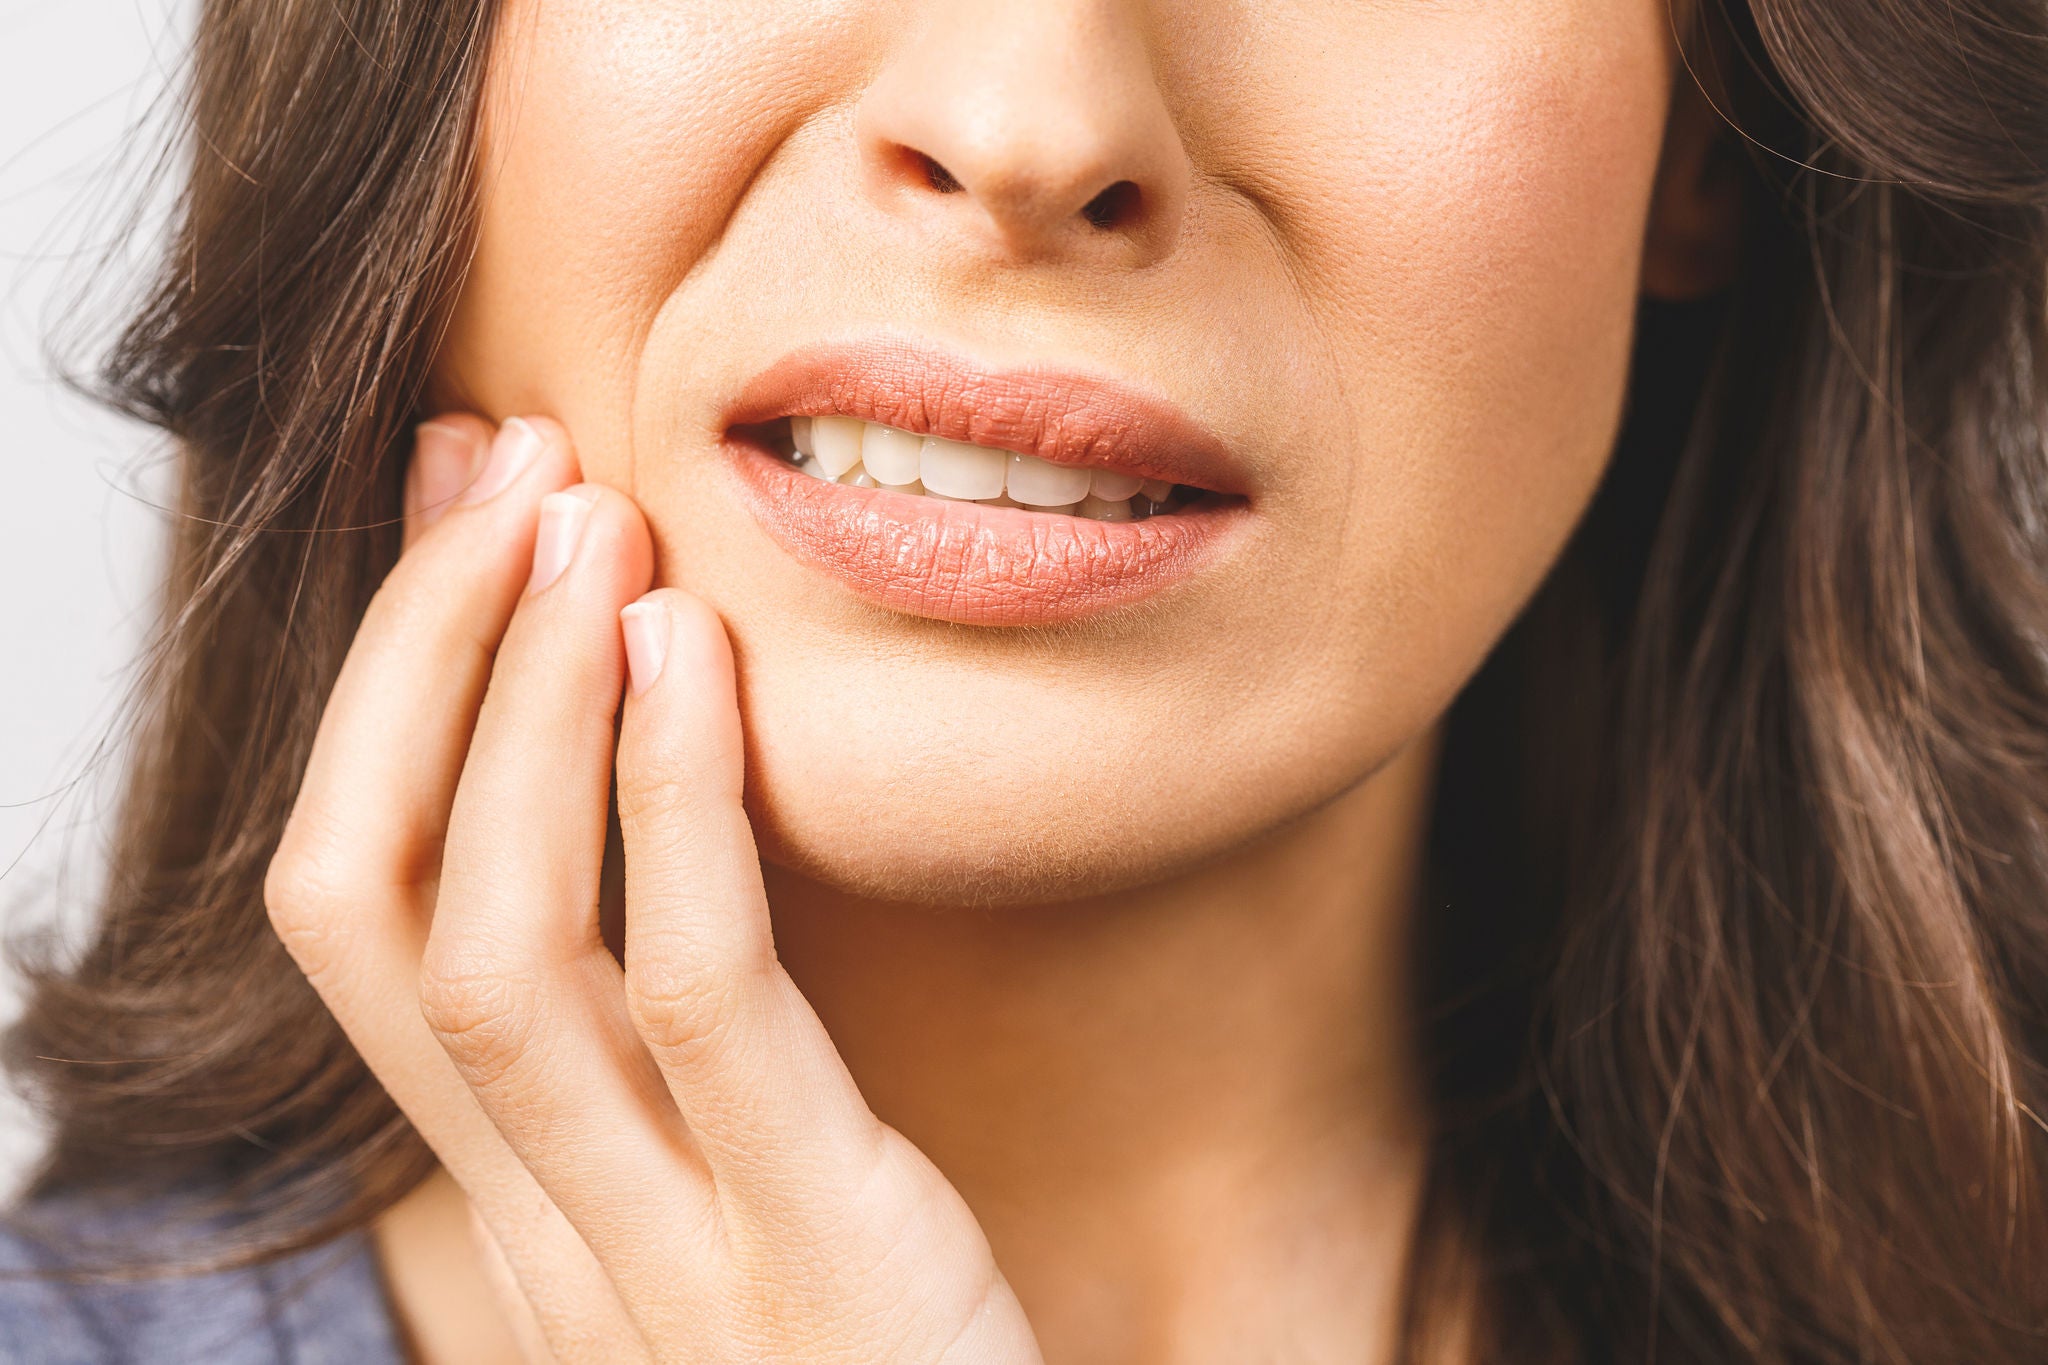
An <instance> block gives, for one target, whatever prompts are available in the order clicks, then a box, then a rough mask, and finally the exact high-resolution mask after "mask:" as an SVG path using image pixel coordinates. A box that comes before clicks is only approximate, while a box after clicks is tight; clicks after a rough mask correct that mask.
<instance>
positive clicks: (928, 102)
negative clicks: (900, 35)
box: [856, 0, 1193, 264]
mask: <svg viewBox="0 0 2048 1365" xmlns="http://www.w3.org/2000/svg"><path fill="white" fill-rule="evenodd" d="M1142 8H1143V7H1142V5H1141V4H1138V3H1135V2H1134V0H931V3H929V4H927V5H925V6H923V7H922V13H921V14H920V15H919V18H918V20H917V23H918V27H916V28H914V29H913V30H912V31H911V32H910V33H909V34H908V35H907V36H906V37H905V39H904V40H903V41H902V42H900V43H898V44H897V45H896V46H895V48H894V49H893V50H892V51H891V52H890V53H889V55H888V57H887V59H886V61H885V64H884V66H883V68H882V70H881V71H880V73H879V74H878V75H877V76H876V78H875V81H874V83H873V84H872V85H871V86H870V87H869V88H868V90H867V92H866V93H865V94H864V95H863V96H862V99H861V103H860V106H859V110H858V113H857V122H856V130H857V134H858V137H859V141H860V149H861V158H862V162H863V172H864V175H865V180H866V186H867V191H868V193H869V194H870V196H871V197H872V198H873V199H874V200H875V201H876V202H877V203H878V204H880V205H881V206H882V207H883V208H884V209H885V210H887V211H889V212H891V213H895V214H898V215H903V216H907V217H912V218H923V219H926V220H928V225H936V226H939V227H941V228H942V229H945V230H950V231H954V232H958V233H960V234H963V235H965V236H966V237H968V238H969V239H971V241H972V242H973V244H974V245H975V246H977V247H978V248H980V249H983V250H986V251H987V252H988V253H990V254H991V255H994V256H998V257H1000V258H1003V259H1007V260H1013V261H1019V262H1023V261H1043V260H1047V259H1062V258H1064V259H1085V260H1099V261H1122V262H1126V263H1130V264H1149V263H1151V262H1153V261H1156V260H1158V259H1160V258H1162V257H1164V256H1166V255H1168V254H1170V253H1171V252H1172V250H1173V248H1174V245H1175V243H1176V242H1177V241H1178V239H1179V235H1180V227H1181V219H1182V217H1183V215H1184V214H1185V212H1186V208H1187V201H1188V189H1189V185H1190V183H1191V181H1192V179H1193V171H1192V168H1191V167H1190V165H1189V162H1188V155H1187V151H1186V148H1185V147H1184V146H1183V144H1182V141H1181V137H1180V132H1179V130H1178V128H1176V126H1175V124H1174V120H1173V117H1172V114H1171V111H1170V110H1169V108H1168V106H1167V102H1166V97H1165V94H1164V92H1163V91H1162V90H1161V89H1160V86H1159V83H1158V80H1157V78H1156V77H1155V75H1154V72H1153V64H1152V54H1151V51H1150V48H1149V45H1148V42H1147V35H1146V31H1145V25H1144V24H1143V22H1142V13H1141V10H1142Z"/></svg>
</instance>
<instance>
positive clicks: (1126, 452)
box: [725, 338, 1252, 625]
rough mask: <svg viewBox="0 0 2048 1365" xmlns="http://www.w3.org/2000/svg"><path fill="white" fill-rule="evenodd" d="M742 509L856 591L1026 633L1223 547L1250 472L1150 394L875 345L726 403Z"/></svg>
mask: <svg viewBox="0 0 2048 1365" xmlns="http://www.w3.org/2000/svg"><path fill="white" fill-rule="evenodd" d="M725 438H726V439H725V446H726V449H727V450H728V452H729V453H730V454H731V456H732V463H731V465H730V468H731V470H732V472H733V474H734V475H736V476H737V484H736V488H737V489H738V491H739V492H740V494H741V496H742V498H743V501H744V502H745V504H746V505H747V506H748V508H749V509H750V510H751V511H752V513H753V515H754V516H755V518H756V519H757V520H758V521H759V523H760V525H761V526H762V528H763V529H765V530H766V531H767V532H768V533H769V535H770V536H771V537H773V538H774V539H775V540H776V541H777V542H778V543H779V544H780V545H781V546H782V548H783V549H785V550H786V551H788V552H789V553H790V554H791V555H792V556H794V557H795V558H796V559H798V560H799V561H801V562H802V563H804V564H806V565H808V566H810V567H811V568H814V569H817V570H820V571H822V572H823V573H825V574H826V575H829V576H830V577H831V578H833V579H836V580H837V581H838V582H839V583H840V584H841V585H843V586H844V587H846V588H847V589H849V590H851V591H852V592H853V593H854V594H855V595H856V596H859V597H862V598H865V599H867V600H868V601H870V602H873V603H875V604H877V605H881V606H884V607H888V608H890V609H892V610H896V611H901V612H906V613H909V614H912V615H917V616H925V617H933V618H938V619H942V620H948V621H955V622H960V623H964V624H975V625H1038V624H1046V623H1050V622H1054V621H1061V620H1070V619H1073V618H1075V617H1079V616H1085V615H1089V614H1091V613H1094V612H1097V611H1102V610H1105V609H1107V608H1110V607H1115V606H1121V605H1128V604H1131V603H1134V602H1137V601H1139V600H1141V599H1144V598H1147V597H1151V596H1153V595H1155V594H1157V593H1160V592H1162V591H1164V590H1165V589H1167V588H1169V587H1171V586H1172V585H1174V584H1176V583H1179V582H1182V581H1184V580H1186V579H1188V578H1189V577H1191V576H1192V575H1194V574H1195V573H1196V572H1197V571H1198V570H1200V569H1201V568H1202V567H1203V566H1204V565H1207V564H1210V563H1213V562H1215V561H1216V560H1217V559H1218V558H1219V556H1221V555H1223V554H1225V553H1227V552H1228V550H1229V548H1230V547H1231V546H1232V545H1235V544H1240V543H1242V540H1243V535H1242V533H1243V531H1244V529H1245V528H1246V527H1247V525H1248V524H1249V523H1250V521H1251V520H1252V518H1251V508H1250V505H1249V495H1250V493H1251V492H1252V476H1251V471H1250V470H1249V469H1248V468H1247V467H1246V466H1245V465H1244V464H1243V463H1242V462H1241V461H1240V460H1239V459H1238V458H1237V456H1236V454H1235V452H1233V451H1232V450H1231V449H1230V448H1229V447H1228V446H1226V445H1225V444H1224V443H1223V442H1222V441H1220V440H1218V439H1217V438H1216V437H1215V436H1214V435H1212V434H1211V433H1209V432H1208V431H1207V430H1206V429H1204V428H1202V427H1201V426H1199V425H1198V424H1196V423H1195V422H1193V421H1191V420H1190V419H1189V418H1187V417H1186V416H1185V415H1183V414H1181V413H1180V412H1179V411H1178V410H1177V409H1175V408H1173V407H1172V406H1171V405H1170V404H1167V403H1165V402H1163V401H1161V400H1158V399H1155V398H1151V397H1149V396H1147V395H1145V394H1143V393H1141V392H1137V391H1135V390H1132V389H1130V388H1128V387H1126V386H1123V385H1120V384H1118V383H1115V382H1114V381H1110V380H1105V379H1102V378H1099V377H1094V376H1088V375H1076V374H1061V373H1055V372H1049V371H1046V370H1041V369H1023V370H995V369H990V368H986V367H982V366H979V365H976V364H974V363H973V362H971V361H969V360H966V359H964V358H961V357H959V356H954V355H949V354H947V353H944V352H941V351H936V350H933V349H929V348H924V347H919V346H916V345H913V344H908V343H905V342H903V341H900V340H897V339H894V338H880V339H877V340H874V341H871V342H868V343H865V344H858V345H842V346H828V347H820V348H816V349H812V350H807V351H803V352H799V353H797V354H795V355H793V356H790V357H788V358H786V359H785V360H783V361H782V362H780V363H778V364H777V365H775V366H773V367H771V368H770V369H769V370H768V371H766V372H764V373H763V374H761V375H759V376H757V377H756V378H755V379H754V380H753V381H752V382H751V383H749V384H748V385H747V387H746V388H745V389H744V390H743V391H742V392H741V393H740V394H739V395H737V396H736V397H735V399H734V400H733V402H732V403H731V405H730V406H729V407H728V408H727V410H726V413H725Z"/></svg>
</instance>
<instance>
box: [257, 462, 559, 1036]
mask: <svg viewBox="0 0 2048 1365" xmlns="http://www.w3.org/2000/svg"><path fill="white" fill-rule="evenodd" d="M576 472H577V471H576V462H575V458H574V456H573V455H572V454H571V453H570V450H569V447H568V442H567V441H566V440H565V439H562V437H561V436H560V434H559V432H554V431H549V430H546V429H543V428H540V427H536V426H534V425H530V424H526V423H519V422H509V423H507V424H506V426H505V429H504V431H502V432H500V433H499V434H498V437H497V439H496V440H495V441H493V442H492V443H491V444H490V445H489V448H488V456H487V458H486V459H485V460H484V465H483V470H482V472H481V473H480V474H479V475H478V476H477V478H476V481H475V482H474V483H473V484H471V485H470V487H469V489H468V492H467V493H465V494H464V495H463V496H464V497H465V498H467V499H469V500H468V501H466V502H464V503H462V504H460V505H459V506H458V507H457V508H456V509H455V510H454V511H453V512H452V514H450V515H447V516H445V517H444V519H443V521H442V524H440V525H438V526H436V527H435V528H433V534H431V535H427V536H424V537H422V538H421V539H420V540H419V542H418V543H417V544H416V545H414V547H413V548H412V549H411V550H409V551H408V552H407V553H406V554H405V555H404V556H403V557H402V558H401V559H400V560H399V563H398V566H397V567H396V568H395V569H393V570H392V572H391V574H390V575H389V577H387V578H386V580H385V582H384V584H383V585H382V586H381V587H380V588H379V589H378V591H377V594H376V596H375V597H374V598H373V599H372V600H371V603H370V606H369V609H368V610H367V611H366V612H365V613H364V616H363V621H362V625H361V626H360V627H359V628H358V630H357V633H356V638H355V642H354V643H353V645H352V646H351V647H350V649H349V653H348V658H347V660H346V661H345V662H344V663H343V665H342V669H341V673H340V676H339V677H338V678H337V680H336V682H335V686H334V691H333V693H332V694H331V696H330V697H329V699H328V704H327V710H326V713H325V714H324V716H323V717H322V719H321V724H320V730H319V733H318V734H317V736H316V737H315V739H314V742H313V749H312V753H311V755H310V757H309V760H308V763H307V768H306V776H305V778H304V780H303V782H302V783H301V786H300V790H299V796H298V800H297V802H296V803H295V804H294V806H293V808H292V814H291V818H290V820H289V822H288V823H287V825H286V829H285V833H284V837H283V839H282V841H281V843H280V845H279V848H278V852H277V856H276V857H275V858H274V859H273V861H272V863H271V868H270V880H269V883H268V885H267V887H266V898H267V900H268V903H269V905H270V907H271V911H272V920H273V923H275V924H276V926H277V928H278V931H279V933H280V934H281V935H282V936H283V938H284V941H285V945H286V946H287V947H288V948H291V949H292V950H293V954H294V956H295V957H298V958H299V959H300V963H301V965H302V966H304V967H306V968H307V971H308V974H309V975H310V976H312V977H313V979H314V984H315V985H316V986H320V987H321V988H322V995H323V996H324V997H326V998H327V999H328V1003H329V1005H330V1007H332V1008H334V1009H335V1010H336V1013H337V1015H338V1016H339V1017H340V1018H341V1020H342V1023H343V1024H344V1025H345V1026H346V1025H347V1024H348V1023H349V1018H350V1016H361V1015H362V1012H363V1011H362V1009H361V1008H359V1006H358V1002H357V1001H356V1000H355V999H354V996H353V992H354V991H356V990H357V989H358V988H359V987H360V988H362V989H368V990H378V991H382V990H386V989H389V987H390V985H391V984H392V983H384V982H374V983H373V982H370V981H366V980H363V979H362V978H359V977H358V976H356V975H354V974H353V973H352V972H351V971H350V970H348V968H349V967H350V964H351V963H352V962H353V958H352V956H351V954H352V953H353V951H354V950H355V948H356V947H357V946H359V945H358V944H357V940H359V939H360V940H366V941H374V940H378V939H380V938H382V937H383V936H384V935H385V934H386V932H387V931H397V932H400V933H401V934H403V935H410V936H412V937H413V939H414V942H415V943H417V936H418V935H419V934H420V933H422V932H423V931H424V924H423V923H403V924H391V923H386V919H387V918H388V917H390V916H392V915H396V914H398V913H399V912H401V911H403V910H405V909H407V908H408V907H411V906H412V905H413V904H414V893H416V892H417V891H419V889H420V888H422V887H423V886H427V885H430V884H431V882H432V881H433V880H434V878H435V877H436V876H437V874H438V871H439V859H440V844H441V838H442V835H443V832H444V830H445V828H446V823H447V812H448V807H449V802H450V800H451V799H452V797H453V795H454V792H455V784H456V780H457V778H458V776H459V775H460V773H461V771H462V762H463V755H464V754H465V752H466V751H467V749H468V746H469V736H470V727H471V725H472V724H473V722H474V719H475V716H476V711H477V707H478V704H479V703H480V702H481V700H482V698H483V694H484V687H485V684H486V683H487V682H488V680H489V677H490V670H491V661H492V658H493V655H494V654H495V652H496V649H497V643H498V639H499V636H500V635H502V634H503V632H504V629H505V626H506V623H507V622H508V621H509V620H510V619H511V616H512V610H513V607H514V606H515V605H516V604H517V602H518V600H519V594H520V588H521V586H522V584H523V582H524V580H525V578H526V574H527V567H528V565H529V564H530V562H531V558H532V546H533V525H534V519H535V513H536V508H537V507H538V505H539V503H540V500H541V498H542V497H544V496H545V495H547V494H548V493H550V492H552V491H553V490H555V489H557V488H560V487H562V486H564V485H565V484H567V483H569V482H570V481H571V480H572V479H573V478H574V477H575V475H576ZM330 991H331V992H332V993H331V994H330ZM365 1003H366V1002H365ZM364 1022H365V1023H366V1024H368V1023H369V1022H370V1021H369V1020H367V1019H366V1020H365V1021H364Z"/></svg>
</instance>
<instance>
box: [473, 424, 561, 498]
mask: <svg viewBox="0 0 2048 1365" xmlns="http://www.w3.org/2000/svg"><path fill="white" fill-rule="evenodd" d="M546 447H547V439H546V438H545V437H543V436H542V435H541V434H540V432H538V431H536V430H535V429H534V427H533V424H532V423H530V422H526V421H523V420H521V419H520V418H517V417H514V418H512V419H510V420H509V421H507V422H506V423H505V425H504V426H502V427H499V428H498V437H497V439H496V440H494V441H492V442H491V453H490V457H489V458H488V459H487V460H486V461H485V462H484V468H483V472H482V473H480V474H478V475H477V476H476V482H475V483H472V484H471V485H470V486H469V487H468V488H467V489H465V490H464V491H463V494H462V500H463V501H464V502H466V503H474V502H482V501H483V500H484V499H486V498H490V497H494V496H496V495H497V494H499V493H502V492H504V491H505V490H506V489H507V488H509V487H510V486H511V484H512V481H513V480H514V479H516V478H518V477H519V476H520V475H521V474H524V473H525V472H526V469H527V466H529V465H531V464H532V463H533V462H534V459H535V458H536V457H537V456H538V455H539V454H540V453H541V451H542V450H544V449H545V448H546Z"/></svg>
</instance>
